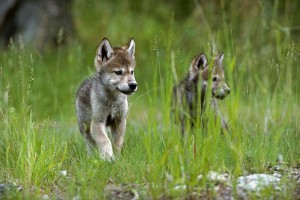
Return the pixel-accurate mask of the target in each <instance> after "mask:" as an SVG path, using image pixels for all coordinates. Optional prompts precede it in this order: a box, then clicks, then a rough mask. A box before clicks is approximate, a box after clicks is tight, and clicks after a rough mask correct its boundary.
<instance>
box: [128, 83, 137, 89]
mask: <svg viewBox="0 0 300 200" xmlns="http://www.w3.org/2000/svg"><path fill="white" fill-rule="evenodd" d="M128 86H129V88H130V89H131V90H135V89H136V88H137V84H136V83H129V84H128Z"/></svg>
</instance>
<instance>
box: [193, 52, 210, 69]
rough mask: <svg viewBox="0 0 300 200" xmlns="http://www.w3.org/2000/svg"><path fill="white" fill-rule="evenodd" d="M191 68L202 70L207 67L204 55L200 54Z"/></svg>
mask: <svg viewBox="0 0 300 200" xmlns="http://www.w3.org/2000/svg"><path fill="white" fill-rule="evenodd" d="M193 67H194V68H195V69H196V70H203V69H205V68H206V67H207V59H206V56H205V54H204V53H203V52H202V53H200V54H199V55H198V56H197V57H196V58H195V60H194V63H193Z"/></svg>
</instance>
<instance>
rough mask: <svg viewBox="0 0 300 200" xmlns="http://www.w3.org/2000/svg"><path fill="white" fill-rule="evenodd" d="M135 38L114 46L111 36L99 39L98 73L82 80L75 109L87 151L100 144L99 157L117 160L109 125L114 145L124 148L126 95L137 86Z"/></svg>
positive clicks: (96, 61) (96, 62)
mask: <svg viewBox="0 0 300 200" xmlns="http://www.w3.org/2000/svg"><path fill="white" fill-rule="evenodd" d="M134 52H135V42H134V40H133V39H131V40H130V41H129V43H128V44H127V45H125V46H123V47H111V45H110V42H109V40H108V39H106V38H104V39H103V40H102V42H101V43H100V45H99V47H98V49H97V52H96V57H95V67H96V73H95V74H94V75H93V76H91V77H90V78H88V79H86V80H85V81H83V83H82V84H81V86H80V87H79V89H78V91H77V97H76V111H77V119H78V125H79V130H80V132H81V134H82V135H83V136H84V138H85V140H86V145H87V151H88V153H90V152H91V147H92V146H96V147H98V150H99V153H100V157H101V158H102V159H104V160H107V161H112V160H114V153H113V146H112V142H111V141H110V139H109V137H108V135H107V132H106V130H105V128H106V126H109V127H110V129H111V132H112V137H113V145H114V147H115V148H116V149H117V151H121V148H122V145H123V137H124V134H125V129H126V115H127V111H128V102H127V95H130V94H132V93H133V92H135V91H136V90H137V82H136V81H135V78H134V68H135V57H134Z"/></svg>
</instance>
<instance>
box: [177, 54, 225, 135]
mask: <svg viewBox="0 0 300 200" xmlns="http://www.w3.org/2000/svg"><path fill="white" fill-rule="evenodd" d="M223 59H224V54H223V53H221V54H220V55H218V56H217V57H216V58H215V60H214V65H213V68H212V70H209V68H208V63H207V58H206V56H205V54H204V53H200V54H199V55H198V56H196V57H195V58H194V60H193V61H192V63H191V65H190V68H189V73H188V74H187V75H186V77H185V78H184V79H183V80H182V81H181V82H180V83H179V84H178V85H176V86H174V87H173V94H172V95H173V98H172V111H173V113H175V115H176V119H179V120H180V125H181V132H182V134H183V135H184V134H185V132H186V123H187V122H188V123H190V127H191V128H192V127H194V124H195V122H197V120H198V119H199V117H201V115H202V113H203V111H204V110H205V95H206V93H207V86H208V81H209V77H211V78H212V86H211V87H212V91H211V94H212V99H211V105H212V106H213V108H214V111H215V115H216V116H220V117H221V123H222V128H224V129H226V130H227V124H226V122H225V120H224V119H223V117H222V116H221V113H220V112H219V110H218V106H217V99H220V100H222V99H224V98H225V97H226V96H227V95H228V94H229V93H230V88H229V87H228V86H227V84H226V83H225V79H224V67H223V65H222V62H223Z"/></svg>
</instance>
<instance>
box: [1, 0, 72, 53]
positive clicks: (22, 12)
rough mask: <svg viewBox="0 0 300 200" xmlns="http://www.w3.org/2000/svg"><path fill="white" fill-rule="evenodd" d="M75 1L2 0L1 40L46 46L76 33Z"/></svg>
mask: <svg viewBox="0 0 300 200" xmlns="http://www.w3.org/2000/svg"><path fill="white" fill-rule="evenodd" d="M72 1H73V0H64V1H60V0H0V5H1V6H0V43H1V45H4V46H7V44H8V43H9V42H10V40H11V39H13V40H19V37H21V40H22V42H23V43H25V44H26V45H32V46H35V47H37V48H38V49H40V50H41V49H43V48H44V47H45V46H47V45H49V44H50V45H57V44H60V43H62V42H65V41H66V40H67V39H68V38H69V37H70V36H72V35H73V34H74V25H73V19H72V14H71V4H72Z"/></svg>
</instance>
